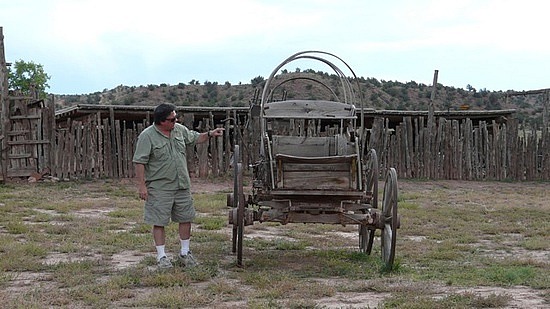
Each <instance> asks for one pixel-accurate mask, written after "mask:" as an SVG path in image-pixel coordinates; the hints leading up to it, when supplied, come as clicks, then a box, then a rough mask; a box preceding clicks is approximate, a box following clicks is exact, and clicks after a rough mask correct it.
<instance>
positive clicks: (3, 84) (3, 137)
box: [0, 27, 9, 181]
mask: <svg viewBox="0 0 550 309" xmlns="http://www.w3.org/2000/svg"><path fill="white" fill-rule="evenodd" d="M8 116H9V103H8V67H7V64H6V57H5V54H4V31H3V28H2V27H0V166H1V175H0V176H2V180H3V181H5V180H6V176H7V174H8V165H7V163H8V151H7V146H8V142H7V127H8Z"/></svg>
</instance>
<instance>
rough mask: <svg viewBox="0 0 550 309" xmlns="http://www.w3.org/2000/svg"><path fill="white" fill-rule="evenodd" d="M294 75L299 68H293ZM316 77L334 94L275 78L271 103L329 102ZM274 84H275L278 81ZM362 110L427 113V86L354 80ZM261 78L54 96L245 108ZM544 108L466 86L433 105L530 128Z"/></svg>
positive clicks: (329, 79) (71, 100) (538, 99)
mask: <svg viewBox="0 0 550 309" xmlns="http://www.w3.org/2000/svg"><path fill="white" fill-rule="evenodd" d="M297 71H299V69H297ZM312 74H313V75H315V78H316V79H318V80H320V81H322V83H323V84H325V85H329V86H330V87H331V88H332V89H336V94H337V95H339V94H338V85H339V80H338V77H337V76H336V75H329V74H327V73H324V72H320V71H319V72H314V71H313V70H309V71H308V70H305V71H304V72H293V73H286V74H285V75H284V76H283V75H278V76H277V79H280V80H281V81H282V80H287V79H289V76H290V78H291V79H296V78H298V79H296V80H292V81H289V82H285V83H284V84H281V86H280V87H278V88H277V91H276V92H274V97H275V99H277V98H279V99H280V98H282V97H283V96H286V98H295V99H331V95H330V92H329V91H328V90H327V89H326V88H325V87H323V86H322V85H321V84H320V83H317V82H312V81H311V80H307V79H303V77H305V76H310V75H312ZM277 79H276V80H275V81H274V83H276V82H277ZM358 82H359V85H360V87H361V94H362V96H363V102H364V105H365V107H369V108H374V109H377V110H427V109H428V106H429V104H430V97H431V93H432V88H431V86H428V85H425V84H422V83H416V82H414V81H410V82H407V83H402V82H398V81H384V80H377V79H376V78H363V77H359V78H358ZM264 84H265V79H264V78H263V77H262V76H258V77H255V78H253V79H252V80H251V81H250V84H239V85H231V84H230V83H229V82H226V83H224V84H218V83H217V82H209V81H205V82H204V83H203V84H201V83H200V82H199V81H196V80H192V81H190V82H189V83H179V84H177V85H168V84H160V85H147V86H143V85H141V86H124V85H120V86H118V87H116V88H114V89H110V90H108V89H105V90H103V91H98V92H94V93H90V94H82V95H62V94H59V95H55V102H56V109H61V108H64V107H68V106H72V105H76V104H100V105H156V104H158V103H161V102H170V103H173V104H175V105H184V106H249V105H250V103H251V102H254V100H257V99H258V95H260V94H261V91H262V87H263V85H264ZM543 105H544V96H543V95H522V96H513V97H509V98H508V99H507V97H506V93H505V92H502V91H487V90H485V89H481V90H476V89H474V88H472V87H470V86H469V85H468V90H464V89H462V88H455V87H447V86H443V85H441V84H438V85H437V92H436V97H435V100H434V106H435V109H436V110H460V109H464V108H467V109H470V110H500V109H515V110H517V113H516V117H517V118H518V119H519V120H520V121H526V122H527V123H529V124H537V125H540V124H542V112H543Z"/></svg>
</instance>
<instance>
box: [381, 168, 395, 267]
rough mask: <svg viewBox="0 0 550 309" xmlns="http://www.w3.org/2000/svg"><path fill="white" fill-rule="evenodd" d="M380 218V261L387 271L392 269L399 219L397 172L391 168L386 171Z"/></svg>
mask: <svg viewBox="0 0 550 309" xmlns="http://www.w3.org/2000/svg"><path fill="white" fill-rule="evenodd" d="M382 217H383V220H384V228H383V229H382V261H383V262H384V263H385V264H386V267H387V268H388V269H391V268H392V267H393V260H394V258H395V241H396V239H397V228H398V227H399V218H398V216H397V172H396V171H395V169H394V168H393V167H392V168H390V170H389V171H388V175H387V177H386V183H385V184H384V200H383V202H382Z"/></svg>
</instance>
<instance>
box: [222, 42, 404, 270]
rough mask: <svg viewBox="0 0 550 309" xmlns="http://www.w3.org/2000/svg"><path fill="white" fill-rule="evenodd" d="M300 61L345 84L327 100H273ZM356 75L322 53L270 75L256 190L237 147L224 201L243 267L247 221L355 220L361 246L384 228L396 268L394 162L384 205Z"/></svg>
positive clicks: (385, 247) (387, 258)
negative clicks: (324, 68)
mask: <svg viewBox="0 0 550 309" xmlns="http://www.w3.org/2000/svg"><path fill="white" fill-rule="evenodd" d="M298 59H309V60H314V61H321V62H323V63H325V64H326V65H328V66H329V67H330V68H332V69H333V71H334V72H335V73H336V75H337V76H338V79H339V81H340V88H339V89H337V90H335V91H333V90H331V91H330V94H331V98H330V100H318V99H315V100H303V99H290V100H287V99H285V100H279V101H275V100H273V99H272V98H273V91H274V89H277V88H278V87H279V86H280V85H281V84H282V83H285V79H284V78H275V74H276V73H277V72H279V70H280V69H281V68H282V67H283V66H284V65H287V64H288V63H290V62H292V61H295V60H298ZM332 59H337V60H338V61H339V62H340V63H343V64H344V65H345V67H346V68H347V69H349V71H350V72H351V74H352V75H353V76H352V77H348V76H346V75H345V74H344V72H343V71H342V70H341V69H340V68H338V67H337V66H336V65H335V64H334V63H333V62H331V61H329V60H332ZM305 78H307V79H308V80H310V81H314V79H312V78H311V77H305ZM354 80H355V81H356V80H357V77H356V76H355V73H353V71H352V70H351V68H350V67H349V66H348V65H347V64H346V63H345V62H344V61H343V60H341V59H340V58H338V57H337V56H335V55H333V54H330V53H326V52H320V51H305V52H299V53H296V54H294V55H292V56H291V57H289V58H287V59H286V60H285V61H283V62H282V63H281V64H280V65H279V66H277V67H276V68H275V69H274V70H273V72H272V73H271V75H270V77H269V78H268V79H267V80H266V83H265V86H264V88H263V92H262V97H261V102H260V106H259V107H257V108H259V117H260V130H261V135H260V136H261V141H260V143H259V144H260V147H259V148H260V149H258V151H259V160H258V161H257V162H255V164H254V165H253V166H252V174H253V175H252V181H251V193H250V194H248V195H247V196H245V193H244V188H243V167H242V164H241V160H240V156H241V154H240V150H239V147H238V145H237V146H235V151H234V156H233V168H234V170H235V173H234V190H233V193H231V194H228V198H227V204H228V206H229V207H231V209H230V211H229V223H230V224H232V225H233V252H234V253H235V252H236V253H237V264H238V265H239V266H242V265H243V262H242V256H243V253H242V247H243V237H244V227H245V226H247V225H252V224H254V222H280V223H281V224H288V223H322V224H342V225H350V224H356V225H357V226H358V236H359V250H360V251H361V252H363V253H365V254H370V253H371V250H372V246H373V242H374V239H375V232H376V230H380V231H381V233H380V239H381V252H382V260H383V262H384V263H385V265H386V267H388V268H391V267H392V266H393V262H394V258H395V243H396V235H397V233H396V232H397V228H399V225H400V222H399V216H398V214H397V195H398V192H397V191H398V187H397V173H396V171H395V169H393V168H389V169H388V170H387V174H386V177H385V178H386V181H385V184H384V191H383V196H382V207H381V210H379V209H378V179H379V177H380V174H379V167H378V160H377V156H376V152H375V151H374V150H366V149H365V147H366V146H365V144H366V143H365V141H366V136H367V130H366V129H365V128H364V124H363V121H362V119H364V117H362V115H361V117H360V119H361V121H360V123H357V122H358V118H359V117H358V113H360V112H362V111H363V107H362V102H361V100H360V99H358V97H359V96H358V90H357V89H358V88H357V85H354V84H353V83H352V82H353V81H354ZM316 82H318V83H321V84H322V86H323V87H325V88H327V89H330V87H328V85H325V84H323V83H322V82H320V81H316ZM337 93H338V94H339V95H337ZM356 106H360V109H358V108H357V107H356Z"/></svg>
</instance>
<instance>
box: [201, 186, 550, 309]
mask: <svg viewBox="0 0 550 309" xmlns="http://www.w3.org/2000/svg"><path fill="white" fill-rule="evenodd" d="M193 184H194V185H193V188H194V189H193V191H194V192H197V193H213V192H220V191H223V192H227V191H228V190H231V189H232V188H233V183H232V182H231V181H225V182H219V181H217V182H211V181H207V180H204V179H194V180H193ZM381 185H382V184H381ZM542 185H543V186H546V187H548V190H547V191H546V195H547V199H546V201H547V203H548V204H547V205H546V206H548V208H549V209H550V183H546V184H542ZM524 186H525V184H524V183H507V182H472V181H452V180H450V181H447V180H439V181H434V182H425V181H422V182H419V181H399V192H400V194H402V193H408V192H415V193H420V194H421V193H422V192H425V191H430V190H434V189H438V188H439V189H444V190H445V191H446V195H447V197H448V201H449V203H457V204H458V203H475V202H476V201H474V200H471V199H469V198H468V197H465V196H464V194H463V193H464V192H494V193H495V194H496V193H497V192H498V191H499V190H502V189H503V188H506V189H511V190H514V189H515V188H517V191H518V192H519V191H520V188H522V187H524ZM493 198H494V200H493V201H492V202H491V201H487V207H491V204H492V203H494V204H498V203H522V201H521V200H503V201H500V200H499V199H498V197H497V196H494V197H493ZM518 198H521V195H519V196H518ZM436 202H437V201H423V203H436ZM549 219H550V213H549ZM276 231H277V229H268V230H262V231H261V234H260V235H257V234H255V233H254V232H251V233H250V232H249V233H246V235H245V236H246V237H280V236H278V235H276ZM549 232H550V231H549ZM349 237H353V238H355V237H356V234H355V233H350V235H349ZM549 240H550V235H549ZM411 241H418V239H411ZM489 254H490V255H492V256H500V257H505V256H510V255H514V256H516V257H517V258H519V259H522V258H524V259H533V260H536V261H541V262H543V263H550V251H548V250H544V251H527V250H524V249H519V248H518V249H514V250H513V251H509V252H497V251H495V252H491V253H489ZM334 284H336V283H334ZM397 284H400V283H397ZM437 289H438V290H439V291H440V295H441V297H444V296H445V295H448V294H449V293H465V292H468V293H473V294H476V295H479V296H482V297H487V296H490V295H494V294H497V295H509V296H511V297H512V300H511V301H510V302H509V303H508V306H507V307H505V308H507V309H512V308H515V309H535V308H536V309H545V308H546V309H550V304H548V303H547V302H545V299H544V298H543V297H541V296H540V294H541V291H540V290H535V289H531V288H528V287H524V286H514V287H506V288H503V287H485V286H484V287H478V288H457V287H449V286H439V287H437ZM547 292H548V293H550V291H547ZM387 296H388V295H386V294H385V293H378V292H370V293H345V294H337V295H335V296H334V297H329V298H324V299H319V300H318V303H319V304H321V305H322V306H325V308H342V307H343V306H344V307H346V308H376V307H377V306H378V304H379V303H380V302H381V301H382V300H384V298H385V297H387Z"/></svg>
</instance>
